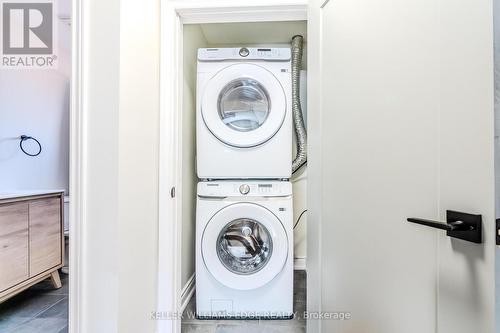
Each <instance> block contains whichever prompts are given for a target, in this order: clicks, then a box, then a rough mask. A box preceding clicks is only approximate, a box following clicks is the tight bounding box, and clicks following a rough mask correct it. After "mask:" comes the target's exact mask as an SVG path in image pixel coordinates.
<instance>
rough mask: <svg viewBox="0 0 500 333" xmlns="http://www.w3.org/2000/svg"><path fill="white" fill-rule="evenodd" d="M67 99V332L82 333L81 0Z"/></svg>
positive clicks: (74, 17) (75, 12)
mask: <svg viewBox="0 0 500 333" xmlns="http://www.w3.org/2000/svg"><path fill="white" fill-rule="evenodd" d="M71 6H72V8H71V81H70V82H71V84H70V85H71V92H70V95H71V98H70V158H69V161H70V162H69V193H70V195H71V200H70V202H69V224H70V228H69V238H70V239H71V242H70V243H69V262H71V265H69V276H70V278H69V309H68V331H69V332H71V333H78V332H81V331H82V320H81V318H82V313H81V311H82V308H81V307H80V304H81V302H82V297H81V294H82V282H83V279H84V276H83V273H84V269H83V267H82V264H83V262H82V260H81V258H82V255H83V254H84V250H85V249H84V248H83V244H84V242H83V239H82V228H81V223H82V221H83V220H84V216H83V214H84V208H85V200H84V199H85V195H84V184H85V158H86V157H85V150H84V145H83V143H84V142H85V139H86V138H85V133H87V131H86V129H85V121H84V114H83V110H84V97H85V90H84V89H85V84H84V77H83V67H84V66H83V56H82V54H83V47H84V45H83V38H82V31H83V29H82V26H81V24H82V22H83V20H82V17H83V7H84V0H72V1H71Z"/></svg>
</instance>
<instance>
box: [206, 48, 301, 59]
mask: <svg viewBox="0 0 500 333" xmlns="http://www.w3.org/2000/svg"><path fill="white" fill-rule="evenodd" d="M291 56H292V53H291V51H290V48H287V47H269V48H257V47H240V48H232V47H230V48H205V49H198V60H200V61H221V60H269V61H290V59H291Z"/></svg>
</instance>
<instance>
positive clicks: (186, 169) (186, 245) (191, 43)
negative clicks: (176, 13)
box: [180, 25, 207, 286]
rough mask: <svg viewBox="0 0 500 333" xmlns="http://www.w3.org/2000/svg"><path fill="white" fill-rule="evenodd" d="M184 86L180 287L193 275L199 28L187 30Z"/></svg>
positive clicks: (202, 44)
mask: <svg viewBox="0 0 500 333" xmlns="http://www.w3.org/2000/svg"><path fill="white" fill-rule="evenodd" d="M183 47H184V55H183V56H184V58H183V67H184V83H183V108H184V110H183V112H182V120H181V122H182V133H181V136H182V149H181V151H182V188H181V193H180V196H181V200H182V212H181V221H182V231H181V233H182V240H181V257H182V258H181V286H185V285H186V283H187V282H188V280H189V278H190V277H191V276H192V275H193V274H194V266H195V227H196V184H197V180H198V177H197V175H196V57H197V50H198V48H200V47H207V41H206V39H205V37H204V35H203V32H202V30H201V29H200V26H199V25H185V26H184V39H183Z"/></svg>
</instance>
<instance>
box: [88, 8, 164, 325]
mask: <svg viewBox="0 0 500 333" xmlns="http://www.w3.org/2000/svg"><path fill="white" fill-rule="evenodd" d="M159 4H160V2H159V1H158V0H148V1H142V2H141V3H140V5H138V4H137V2H136V1H132V0H107V1H100V0H86V1H84V2H82V5H83V8H82V13H83V27H84V29H83V31H82V36H83V41H82V43H83V45H84V49H83V54H82V66H83V72H82V76H83V78H84V79H85V85H84V86H83V87H82V89H83V92H82V93H83V95H82V99H83V109H82V116H83V122H82V125H83V129H82V135H83V154H84V161H83V170H82V173H83V181H84V184H83V185H84V186H83V193H82V198H81V202H82V203H83V204H82V210H83V212H82V216H83V217H82V219H83V220H82V221H81V225H80V228H81V233H80V237H81V239H82V244H81V247H82V256H81V258H79V259H80V261H81V269H82V270H83V276H82V281H81V286H82V290H81V294H80V297H81V302H80V311H81V325H82V330H81V332H93V333H100V332H103V333H111V332H120V333H127V332H134V333H135V332H154V331H155V327H156V322H155V321H154V320H151V319H150V313H151V312H152V311H155V310H157V306H156V301H157V297H156V293H157V273H158V265H157V263H158V240H157V239H158V154H159V152H158V144H159V91H160V90H159V89H160V88H159V46H160V37H159V29H160V22H159V15H160V8H159Z"/></svg>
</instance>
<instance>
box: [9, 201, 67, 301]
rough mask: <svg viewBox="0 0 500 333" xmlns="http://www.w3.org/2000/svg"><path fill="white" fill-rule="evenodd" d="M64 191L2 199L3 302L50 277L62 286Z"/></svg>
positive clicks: (55, 284)
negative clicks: (60, 276) (60, 273)
mask: <svg viewBox="0 0 500 333" xmlns="http://www.w3.org/2000/svg"><path fill="white" fill-rule="evenodd" d="M63 205H64V200H63V193H62V192H58V193H49V194H37V195H29V196H22V197H7V198H0V302H2V301H4V300H6V299H8V298H10V297H12V296H13V295H15V294H17V293H19V292H21V291H22V290H24V289H26V288H29V287H30V286H32V285H33V284H36V283H38V282H40V281H42V280H44V279H46V278H48V277H51V278H52V282H53V283H54V286H55V287H56V288H58V287H60V286H61V282H60V279H59V274H58V271H57V270H58V269H59V268H61V267H62V265H63V258H64V256H63V251H64V250H63V249H64V247H63V240H64V237H63V221H62V218H63V207H64V206H63Z"/></svg>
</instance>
